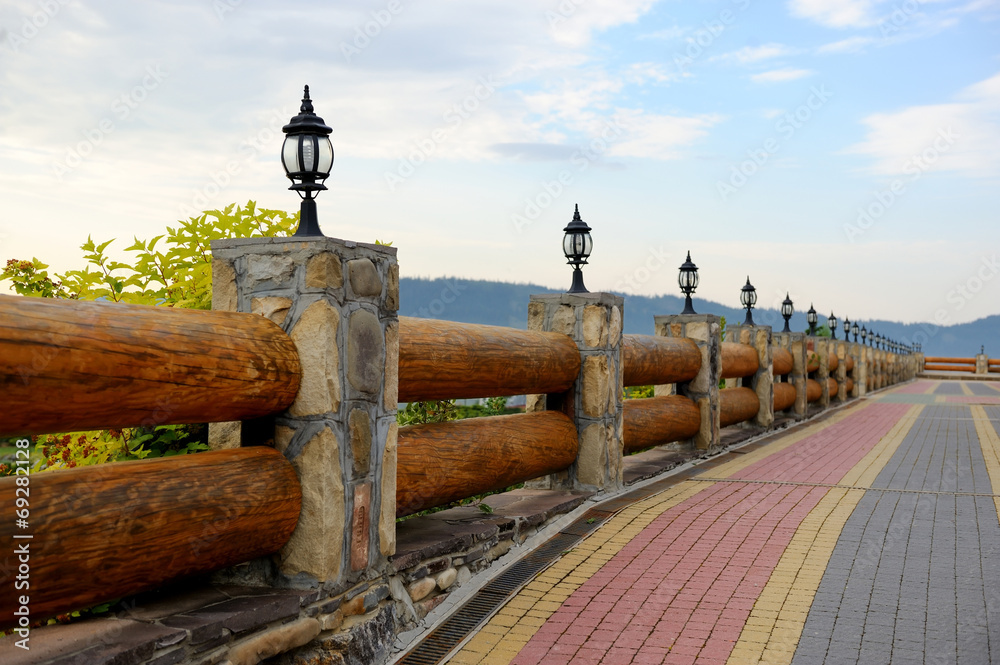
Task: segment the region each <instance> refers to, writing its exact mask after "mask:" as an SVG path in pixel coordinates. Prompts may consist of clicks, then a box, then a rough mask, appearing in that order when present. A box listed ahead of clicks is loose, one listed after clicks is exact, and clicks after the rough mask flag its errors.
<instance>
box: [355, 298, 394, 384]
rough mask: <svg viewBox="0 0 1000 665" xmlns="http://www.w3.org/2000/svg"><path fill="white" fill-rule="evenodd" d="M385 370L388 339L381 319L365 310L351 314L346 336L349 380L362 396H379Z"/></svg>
mask: <svg viewBox="0 0 1000 665" xmlns="http://www.w3.org/2000/svg"><path fill="white" fill-rule="evenodd" d="M384 367H385V337H384V335H383V333H382V326H381V324H380V323H379V320H378V317H376V316H375V315H374V314H372V313H371V312H369V311H368V310H365V309H359V310H357V311H355V312H354V313H353V314H351V318H350V322H349V324H348V333H347V380H348V382H350V384H351V386H352V387H353V388H354V389H355V390H357V391H359V392H363V393H370V394H378V392H379V389H380V388H381V387H382V371H383V368H384Z"/></svg>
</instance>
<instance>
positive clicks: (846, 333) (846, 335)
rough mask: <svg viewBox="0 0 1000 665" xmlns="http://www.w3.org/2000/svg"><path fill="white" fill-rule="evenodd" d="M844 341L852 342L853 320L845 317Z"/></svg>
mask: <svg viewBox="0 0 1000 665" xmlns="http://www.w3.org/2000/svg"><path fill="white" fill-rule="evenodd" d="M844 341H845V342H850V341H851V319H850V318H848V317H846V316H845V317H844Z"/></svg>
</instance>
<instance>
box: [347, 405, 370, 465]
mask: <svg viewBox="0 0 1000 665" xmlns="http://www.w3.org/2000/svg"><path fill="white" fill-rule="evenodd" d="M348 428H349V430H350V436H351V457H352V458H353V459H354V475H355V476H364V475H367V474H368V468H369V464H370V460H371V449H372V429H371V417H370V416H369V415H368V411H366V410H364V409H358V408H354V409H351V414H350V415H349V416H348Z"/></svg>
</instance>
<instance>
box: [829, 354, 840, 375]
mask: <svg viewBox="0 0 1000 665" xmlns="http://www.w3.org/2000/svg"><path fill="white" fill-rule="evenodd" d="M838 367H840V358H838V357H837V354H835V353H831V354H830V355H829V356H827V359H826V368H827V371H829V372H831V373H832V372H836V371H837V368H838Z"/></svg>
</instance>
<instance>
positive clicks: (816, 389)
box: [806, 379, 823, 403]
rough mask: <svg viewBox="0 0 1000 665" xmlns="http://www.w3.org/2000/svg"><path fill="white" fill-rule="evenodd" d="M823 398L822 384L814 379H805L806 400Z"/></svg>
mask: <svg viewBox="0 0 1000 665" xmlns="http://www.w3.org/2000/svg"><path fill="white" fill-rule="evenodd" d="M822 398H823V386H821V385H820V384H819V381H817V380H816V379H806V401H807V402H809V403H812V402H818V401H819V400H820V399H822Z"/></svg>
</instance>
